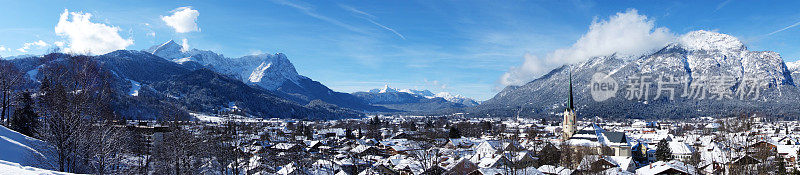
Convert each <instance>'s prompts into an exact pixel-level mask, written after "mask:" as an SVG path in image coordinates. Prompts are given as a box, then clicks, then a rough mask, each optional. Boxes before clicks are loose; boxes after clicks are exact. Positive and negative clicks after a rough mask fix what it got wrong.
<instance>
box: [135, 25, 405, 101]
mask: <svg viewBox="0 0 800 175" xmlns="http://www.w3.org/2000/svg"><path fill="white" fill-rule="evenodd" d="M145 51H146V52H150V53H153V54H154V55H157V56H159V57H162V58H164V59H167V60H171V61H172V62H174V63H178V64H181V65H183V67H184V68H187V69H190V70H197V69H202V68H208V69H210V70H213V71H214V72H217V73H220V74H223V75H225V76H228V77H232V78H235V79H238V80H240V81H242V82H244V83H246V84H248V85H256V86H258V87H261V88H263V89H266V90H269V91H271V92H274V93H275V95H278V96H280V97H282V98H286V99H289V100H292V101H295V102H298V103H300V104H308V103H310V102H311V101H314V100H322V101H324V102H326V103H330V104H334V105H337V106H339V107H344V108H350V109H355V110H357V111H384V112H388V111H394V110H389V109H386V108H383V107H377V106H371V105H369V104H368V103H367V102H365V101H363V100H360V99H359V98H357V97H355V96H353V95H351V94H348V93H341V92H336V91H333V90H331V89H330V88H328V87H327V86H325V85H323V84H322V83H320V82H317V81H314V80H312V79H311V78H308V77H305V76H302V75H300V74H298V73H297V70H296V69H295V67H294V65H293V64H292V62H291V61H289V59H288V58H287V57H286V55H284V54H282V53H276V54H259V55H248V56H243V57H239V58H228V57H225V56H223V55H222V54H217V53H214V52H212V51H206V50H198V49H191V50H189V49H186V48H183V46H181V45H179V44H177V43H175V42H174V41H169V42H167V43H164V44H161V45H156V46H153V47H151V48H150V49H147V50H145Z"/></svg>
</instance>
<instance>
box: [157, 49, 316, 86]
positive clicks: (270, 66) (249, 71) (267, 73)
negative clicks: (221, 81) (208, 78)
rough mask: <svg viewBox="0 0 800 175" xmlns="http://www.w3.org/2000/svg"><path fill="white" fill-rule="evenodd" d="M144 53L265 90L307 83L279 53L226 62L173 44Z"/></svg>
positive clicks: (209, 53) (233, 59) (217, 57)
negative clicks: (198, 67) (206, 70)
mask: <svg viewBox="0 0 800 175" xmlns="http://www.w3.org/2000/svg"><path fill="white" fill-rule="evenodd" d="M146 51H147V52H150V53H152V54H153V55H157V56H160V57H162V58H165V59H168V60H172V61H173V62H175V63H178V64H181V65H187V66H189V67H196V66H197V65H199V66H201V67H205V68H210V69H213V70H214V71H217V72H219V73H222V74H227V75H231V76H233V77H234V78H237V79H241V80H242V81H243V82H246V83H250V84H255V85H258V86H260V87H262V88H265V89H267V90H277V89H278V88H280V87H281V86H284V85H283V84H284V83H292V84H294V85H295V86H300V83H299V81H300V79H308V77H305V76H301V75H299V74H297V70H295V68H294V65H292V63H291V62H290V61H289V59H288V58H286V55H284V54H282V53H277V54H274V55H272V54H259V55H248V56H243V57H240V58H227V57H225V56H223V55H222V54H217V53H214V52H211V51H207V50H198V49H189V48H183V46H181V45H180V44H178V43H175V42H174V41H172V40H170V41H168V42H166V43H164V44H161V45H156V46H153V47H151V48H150V49H147V50H146Z"/></svg>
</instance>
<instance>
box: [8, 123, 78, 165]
mask: <svg viewBox="0 0 800 175" xmlns="http://www.w3.org/2000/svg"><path fill="white" fill-rule="evenodd" d="M44 146H46V143H45V142H43V141H41V140H38V139H35V138H31V137H28V136H25V135H22V134H20V133H18V132H16V131H13V130H10V129H8V128H6V127H5V126H0V175H6V174H8V175H12V174H13V175H24V174H70V173H63V172H57V171H51V170H46V169H41V168H36V167H32V166H35V165H37V164H38V163H36V162H40V161H41V160H46V157H47V156H45V155H44V154H42V153H41V152H39V151H37V150H36V149H40V148H43V147H44Z"/></svg>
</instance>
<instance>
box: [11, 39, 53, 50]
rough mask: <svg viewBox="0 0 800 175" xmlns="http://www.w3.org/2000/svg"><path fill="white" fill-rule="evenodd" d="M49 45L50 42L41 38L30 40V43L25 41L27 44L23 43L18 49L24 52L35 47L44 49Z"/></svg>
mask: <svg viewBox="0 0 800 175" xmlns="http://www.w3.org/2000/svg"><path fill="white" fill-rule="evenodd" d="M47 46H49V44H47V43H46V42H44V41H42V40H39V41H34V42H30V43H25V44H23V45H22V47H21V48H19V49H17V51H19V52H22V53H26V52H28V51H30V50H31V49H34V48H35V49H42V48H44V47H47Z"/></svg>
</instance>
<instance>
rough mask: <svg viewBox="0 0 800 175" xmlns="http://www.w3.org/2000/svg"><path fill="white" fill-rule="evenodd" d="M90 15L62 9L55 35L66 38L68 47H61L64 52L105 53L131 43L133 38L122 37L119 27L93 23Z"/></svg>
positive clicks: (123, 47)
mask: <svg viewBox="0 0 800 175" xmlns="http://www.w3.org/2000/svg"><path fill="white" fill-rule="evenodd" d="M70 15H72V20H71V21H70V20H69V16H70ZM91 17H92V14H91V13H81V12H78V13H76V12H71V13H70V12H69V11H68V10H66V9H64V13H62V14H61V18H60V19H59V20H58V24H56V27H55V31H56V34H57V35H59V36H61V37H65V38H67V40H68V43H67V45H69V47H68V48H63V49H64V51H65V52H70V53H81V54H105V53H108V52H112V51H115V50H120V49H125V48H126V47H128V46H130V45H133V39H124V38H122V37H121V36H120V35H119V30H120V29H119V27H115V26H108V25H106V24H102V23H93V22H91V21H89V19H90V18H91ZM62 45H63V43H62Z"/></svg>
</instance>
